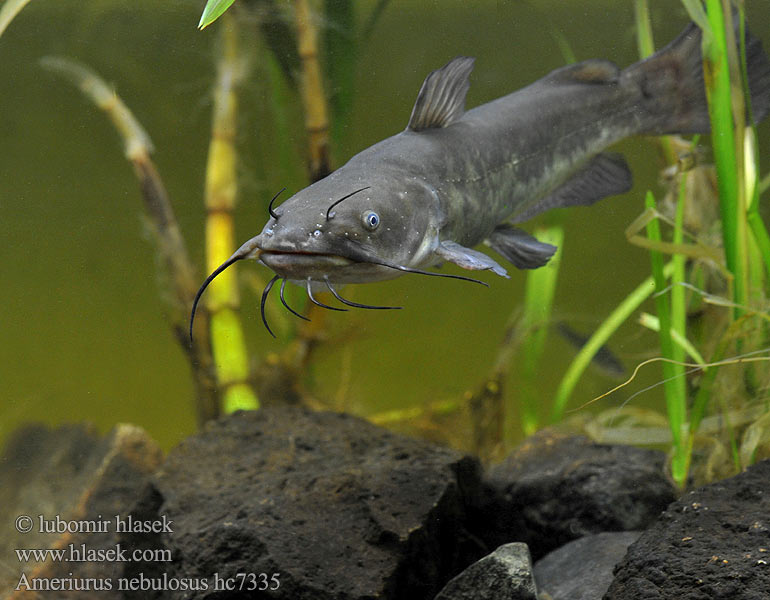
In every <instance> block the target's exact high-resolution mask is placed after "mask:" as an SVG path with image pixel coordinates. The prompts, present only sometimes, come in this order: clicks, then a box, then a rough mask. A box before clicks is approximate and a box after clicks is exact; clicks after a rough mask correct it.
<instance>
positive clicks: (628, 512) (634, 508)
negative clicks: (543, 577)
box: [477, 429, 676, 560]
mask: <svg viewBox="0 0 770 600" xmlns="http://www.w3.org/2000/svg"><path fill="white" fill-rule="evenodd" d="M664 464H665V455H664V454H663V453H662V452H658V451H655V450H644V449H640V448H633V447H630V446H619V445H606V444H596V443H594V442H592V441H590V440H589V439H587V438H585V437H580V436H567V435H565V434H561V433H558V432H556V431H555V430H553V429H544V430H542V431H540V432H539V433H537V434H535V435H533V436H532V437H530V438H528V439H527V440H525V442H524V443H523V444H522V445H521V446H519V447H518V448H517V449H516V450H514V452H513V453H512V454H510V455H509V456H508V457H507V458H506V459H505V460H504V461H503V462H502V463H500V464H499V465H496V466H494V467H492V468H491V469H490V471H489V473H488V475H487V476H486V480H485V493H484V500H483V502H482V506H481V510H480V512H479V513H478V515H477V516H478V525H477V530H478V532H479V535H480V537H481V538H482V539H483V540H484V541H485V542H486V543H487V545H488V546H489V547H491V548H496V547H497V546H499V545H501V544H504V543H507V542H512V541H520V542H526V543H527V544H528V545H529V549H530V552H531V553H532V556H533V557H534V558H535V559H536V560H537V559H539V558H540V557H542V556H543V555H545V554H546V553H548V552H550V551H551V550H554V549H555V548H558V547H559V546H561V545H563V544H565V543H567V542H569V541H571V540H574V539H577V538H580V537H583V536H586V535H590V534H594V533H601V532H604V531H634V530H643V529H645V528H646V527H647V526H648V525H650V524H651V523H652V522H654V520H655V519H656V518H657V517H658V515H659V514H660V513H661V512H662V511H663V510H664V509H665V508H666V506H668V504H669V503H671V502H673V501H674V499H675V498H676V496H675V489H674V487H673V485H672V484H671V483H670V482H669V480H668V479H667V478H666V476H665V474H664V471H663V466H664Z"/></svg>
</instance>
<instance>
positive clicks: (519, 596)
mask: <svg viewBox="0 0 770 600" xmlns="http://www.w3.org/2000/svg"><path fill="white" fill-rule="evenodd" d="M435 600H537V588H536V587H535V580H534V578H533V577H532V562H531V560H530V557H529V549H528V548H527V545H526V544H521V543H513V544H505V545H504V546H500V547H499V548H498V549H497V550H495V551H494V552H493V553H492V554H490V555H489V556H485V557H484V558H482V559H481V560H479V561H478V562H475V563H473V564H472V565H471V566H470V567H468V568H467V569H465V570H464V571H463V572H462V573H460V574H459V575H458V576H457V577H455V578H454V579H452V580H451V581H450V582H449V583H447V584H446V585H445V586H444V589H442V590H441V591H440V592H439V594H438V596H436V598H435Z"/></svg>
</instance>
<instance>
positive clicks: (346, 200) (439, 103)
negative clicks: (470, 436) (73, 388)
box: [190, 23, 770, 339]
mask: <svg viewBox="0 0 770 600" xmlns="http://www.w3.org/2000/svg"><path fill="white" fill-rule="evenodd" d="M746 57H747V66H748V69H747V71H748V77H749V87H750V92H751V104H752V109H753V114H754V117H755V120H756V121H759V120H760V119H762V118H763V117H764V116H765V115H766V114H767V112H768V107H769V105H770V64H769V63H768V59H767V56H766V55H765V53H764V51H763V50H762V46H761V44H760V42H759V41H758V40H756V39H755V38H753V37H752V36H750V35H749V34H748V33H747V34H746ZM473 62H474V59H472V58H468V57H458V58H455V59H453V60H452V61H450V62H449V63H448V64H447V65H446V66H444V67H442V68H441V69H438V70H436V71H433V72H432V73H430V74H429V75H428V77H427V78H426V79H425V81H424V83H423V84H422V88H421V89H420V92H419V94H418V96H417V101H416V102H415V105H414V108H413V110H412V115H411V117H410V119H409V124H408V125H407V127H406V130H405V131H402V132H401V133H399V134H397V135H394V136H392V137H389V138H387V139H385V140H383V141H381V142H379V143H377V144H374V145H373V146H371V147H369V148H367V149H366V150H364V151H362V152H360V153H359V154H356V155H355V156H353V158H351V159H350V160H349V161H348V162H347V163H346V164H345V165H343V166H342V167H340V168H339V169H337V170H336V171H334V172H333V173H332V174H331V175H329V176H328V177H325V178H324V179H321V180H320V181H318V182H316V183H314V184H312V185H310V186H308V187H306V188H305V189H303V190H302V191H300V192H298V193H297V194H295V195H294V196H292V197H291V198H289V199H288V200H286V201H285V202H284V203H283V204H281V205H280V206H279V207H277V208H273V203H274V201H275V198H273V200H272V201H271V202H270V205H269V207H268V211H269V213H270V219H269V220H268V222H267V224H266V225H265V227H264V229H263V230H262V232H261V233H260V234H259V235H257V236H256V237H253V238H251V239H250V240H249V241H247V242H246V243H245V244H243V245H242V246H241V247H240V248H239V249H238V250H237V251H236V252H235V253H234V254H233V255H232V256H231V257H230V258H229V259H227V260H226V261H225V262H224V263H223V264H222V265H220V266H219V267H218V268H217V269H216V270H215V271H214V272H213V273H212V274H211V275H209V277H208V278H207V279H206V280H205V281H204V282H203V285H202V286H201V287H200V289H199V290H198V293H197V295H196V297H195V300H194V302H193V307H192V312H191V315H190V338H191V339H192V324H193V319H194V317H195V309H196V307H197V304H198V301H199V300H200V297H201V294H202V293H203V291H204V290H205V289H206V287H207V286H208V284H209V283H211V281H212V280H213V279H214V278H215V277H216V276H217V275H219V273H221V272H222V271H224V270H225V269H226V268H227V267H229V266H230V265H232V264H233V263H235V262H236V261H239V260H243V259H246V258H254V259H256V260H257V261H258V262H260V263H262V264H263V265H265V266H267V267H269V268H270V269H272V270H273V271H274V272H275V276H274V277H273V278H272V279H271V280H270V282H269V283H268V284H267V286H266V287H265V290H264V292H263V294H262V302H261V313H262V321H263V322H264V324H265V327H266V328H267V330H268V331H269V332H270V334H271V335H273V332H272V331H271V330H270V327H269V325H268V323H267V320H266V318H265V301H266V299H267V296H268V293H269V292H270V290H271V289H272V287H273V285H274V284H275V283H276V282H277V281H278V280H281V287H280V299H281V302H282V303H283V305H284V306H285V307H286V308H287V309H288V310H289V311H291V312H292V313H293V314H295V315H297V316H299V317H301V318H305V317H303V316H302V315H300V314H299V313H297V312H296V311H295V310H293V309H292V308H290V307H289V306H288V304H287V303H286V301H285V299H284V293H283V292H284V287H285V285H286V282H287V281H292V282H296V283H299V284H301V285H304V286H305V287H306V289H307V294H308V297H309V299H310V300H311V301H312V302H314V303H315V304H317V305H319V306H322V307H324V308H330V309H333V310H345V309H343V308H335V307H331V306H328V305H326V304H323V303H321V302H319V301H318V300H316V298H315V297H314V295H313V290H314V289H317V288H318V287H319V286H324V287H326V288H328V289H329V291H331V293H332V294H333V295H334V296H335V297H336V298H337V300H339V302H341V303H342V304H344V305H347V306H353V307H357V308H371V309H386V308H400V307H395V306H373V305H368V304H360V303H357V302H351V301H349V300H346V299H344V298H343V297H342V296H340V294H339V293H338V292H337V290H336V289H335V287H334V285H336V284H345V283H366V282H370V281H380V280H385V279H392V278H394V277H398V276H400V275H402V274H404V273H419V274H423V275H433V276H437V277H450V278H454V279H464V280H470V281H476V282H477V283H482V282H480V281H478V280H475V279H471V278H470V277H464V276H462V275H452V274H447V273H440V272H436V271H428V270H427V269H429V268H430V267H434V266H437V265H439V264H441V263H444V262H450V263H454V264H455V265H458V266H460V267H462V268H464V269H470V270H490V271H492V272H494V273H496V274H497V275H501V276H503V277H507V273H506V270H505V268H504V267H503V266H501V265H500V264H498V263H497V262H496V261H495V260H493V259H492V258H491V257H489V256H488V255H486V254H484V253H483V252H480V251H478V250H475V249H474V246H477V245H478V244H480V243H482V242H485V243H486V244H487V245H488V246H489V247H491V248H492V249H493V250H495V251H496V252H497V253H498V254H499V255H500V256H502V257H504V258H505V259H506V260H508V261H509V262H510V263H511V264H513V265H514V266H516V267H518V268H520V269H535V268H537V267H541V266H543V265H544V264H545V263H546V262H548V260H549V259H550V257H551V256H552V255H553V253H554V252H555V251H556V247H555V246H552V245H550V244H545V243H542V242H539V241H538V240H536V239H535V238H534V237H532V236H531V235H529V234H528V233H526V232H524V231H523V230H521V229H519V228H518V227H516V225H517V224H519V223H521V222H523V221H526V220H528V219H530V218H532V217H534V216H535V215H538V214H540V213H542V212H545V211H547V210H550V209H552V208H561V207H566V206H578V205H590V204H593V203H594V202H596V201H597V200H600V199H602V198H604V197H606V196H611V195H615V194H620V193H623V192H626V191H628V190H629V189H630V187H631V173H630V170H629V168H628V165H627V164H626V161H625V160H624V159H623V157H622V156H620V155H617V154H610V153H607V152H604V150H605V148H607V147H608V146H610V145H611V144H614V143H616V142H618V141H620V140H622V139H624V138H626V137H628V136H631V135H638V134H647V135H662V134H669V133H705V132H708V131H709V116H708V108H707V104H706V95H705V90H704V83H703V67H702V60H701V32H700V30H699V29H698V28H697V26H696V25H695V24H693V23H691V24H690V25H689V26H687V27H686V28H685V30H684V31H683V32H682V33H681V34H680V35H679V37H677V38H676V39H675V40H674V41H673V42H671V43H670V44H669V45H668V46H666V47H665V48H663V49H661V50H659V51H658V52H657V53H655V54H653V55H652V56H650V57H649V58H647V59H645V60H642V61H639V62H637V63H634V64H632V65H631V66H629V67H627V68H625V69H622V70H621V69H620V68H618V67H617V66H616V65H615V64H614V63H612V62H609V61H606V60H601V59H595V60H587V61H585V62H581V63H577V64H573V65H569V66H566V67H563V68H560V69H557V70H556V71H553V72H552V73H550V74H549V75H546V76H545V77H543V78H542V79H539V80H538V81H536V82H535V83H533V84H531V85H529V86H527V87H525V88H523V89H521V90H519V91H516V92H513V93H512V94H509V95H507V96H503V97H502V98H498V99H497V100H493V101H492V102H489V103H487V104H483V105H481V106H477V107H476V108H473V109H471V110H468V111H466V110H465V96H466V93H467V91H468V87H469V76H470V73H471V70H472V69H473Z"/></svg>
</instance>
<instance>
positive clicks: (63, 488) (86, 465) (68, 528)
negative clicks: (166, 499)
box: [0, 425, 162, 599]
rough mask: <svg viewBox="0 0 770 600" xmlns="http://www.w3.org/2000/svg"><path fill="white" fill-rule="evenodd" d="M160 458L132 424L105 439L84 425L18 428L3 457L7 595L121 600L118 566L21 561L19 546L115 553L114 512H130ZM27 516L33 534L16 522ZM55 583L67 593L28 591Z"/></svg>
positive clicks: (2, 575) (0, 488)
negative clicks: (89, 579) (113, 599)
mask: <svg viewBox="0 0 770 600" xmlns="http://www.w3.org/2000/svg"><path fill="white" fill-rule="evenodd" d="M161 459H162V453H161V451H160V449H159V448H158V446H157V445H156V444H155V442H153V441H152V440H151V439H150V438H149V436H148V435H147V434H146V433H145V432H144V431H143V430H142V429H140V428H138V427H135V426H133V425H118V426H116V427H115V428H114V429H113V430H112V431H111V432H110V433H109V434H108V435H107V436H100V435H98V433H97V432H96V431H95V430H94V429H93V428H90V427H87V426H84V425H76V426H63V427H58V428H56V429H49V428H47V427H44V426H42V425H34V426H29V427H25V428H23V429H20V430H19V431H17V432H16V433H15V434H14V435H13V436H12V437H11V439H10V440H9V442H8V444H7V446H6V449H5V452H4V455H3V457H2V460H0V523H4V524H8V525H9V526H7V527H6V526H4V527H3V528H2V529H1V530H0V531H2V537H0V553H1V554H0V556H2V564H3V569H1V570H0V589H3V590H9V592H8V593H7V594H4V595H3V597H4V598H28V597H29V598H54V599H55V598H70V599H71V598H93V597H94V596H98V597H99V598H105V599H108V598H118V597H120V596H119V594H118V593H117V587H118V584H117V578H118V577H119V575H120V564H121V563H119V562H117V561H113V560H101V561H100V560H82V561H69V560H66V559H65V560H63V561H58V562H56V561H51V560H48V561H46V562H38V561H36V560H33V559H30V560H27V561H23V560H22V561H20V560H19V558H18V557H17V555H16V553H15V552H14V549H30V548H41V549H63V550H65V551H67V552H71V551H70V548H72V549H73V550H74V552H76V553H77V552H84V551H92V552H105V551H110V550H112V551H114V550H115V548H116V544H117V542H118V535H117V532H116V528H117V527H116V515H119V516H120V517H121V518H124V517H125V516H126V515H127V514H128V510H129V508H130V507H131V506H132V505H133V504H134V503H135V502H136V498H137V497H138V496H139V495H140V491H141V490H142V489H143V488H144V486H145V485H146V484H147V481H148V478H149V475H150V474H151V473H152V472H153V471H154V470H155V469H156V468H157V466H158V465H159V464H160V461H161ZM22 516H27V517H30V518H31V519H32V521H31V525H32V530H31V531H29V532H28V533H21V532H20V531H19V527H18V525H19V523H17V527H15V528H14V527H13V526H12V525H11V524H13V523H14V522H15V521H16V519H17V518H19V517H22ZM22 518H23V517H22ZM41 520H42V521H41ZM29 524H30V523H29V522H27V523H26V525H29ZM22 525H24V523H22ZM50 530H53V531H52V532H49V531H50ZM83 556H84V557H85V556H87V555H86V554H83ZM104 556H106V557H107V558H109V556H110V555H109V554H106V555H104ZM77 557H78V555H77V554H67V555H66V558H67V559H69V558H77ZM22 576H25V577H26V582H23V581H22ZM88 578H91V579H92V580H93V581H92V582H90V583H88V582H87V581H86V580H87V579H88ZM55 580H61V582H60V583H54V585H56V586H58V587H59V590H64V591H51V590H48V591H41V592H30V591H28V590H29V589H30V587H33V586H36V585H43V586H46V585H49V584H51V582H54V581H55ZM83 586H90V589H85V590H84V589H83ZM107 586H108V587H109V588H111V589H105V588H106V587H107ZM17 587H18V588H19V589H18V590H17V591H15V593H14V590H16V588H17ZM44 589H45V588H44Z"/></svg>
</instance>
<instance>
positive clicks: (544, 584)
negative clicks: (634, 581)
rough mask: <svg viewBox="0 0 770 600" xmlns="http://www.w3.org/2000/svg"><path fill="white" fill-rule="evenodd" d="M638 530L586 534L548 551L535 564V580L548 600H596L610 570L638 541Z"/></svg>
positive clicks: (605, 586)
mask: <svg viewBox="0 0 770 600" xmlns="http://www.w3.org/2000/svg"><path fill="white" fill-rule="evenodd" d="M640 535H641V532H640V531H617V532H616V531H612V532H606V533H597V534H596V535H587V536H586V537H582V538H580V539H578V540H573V541H571V542H569V543H567V544H565V545H564V546H562V547H561V548H558V549H556V550H554V551H553V552H550V553H549V554H547V555H545V556H544V557H543V558H541V559H540V560H539V561H537V562H536V563H535V581H536V582H537V587H538V589H539V590H540V592H541V593H542V592H546V593H547V594H548V595H549V598H550V600H600V599H601V597H602V596H603V595H604V593H605V592H606V591H607V588H608V587H609V586H610V583H612V571H613V569H614V567H615V565H617V564H618V563H619V562H620V561H621V560H622V558H623V557H624V556H625V554H626V550H627V549H628V546H629V545H631V544H632V543H633V542H635V541H636V540H637V539H639V536H640Z"/></svg>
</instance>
